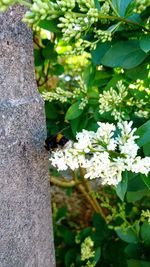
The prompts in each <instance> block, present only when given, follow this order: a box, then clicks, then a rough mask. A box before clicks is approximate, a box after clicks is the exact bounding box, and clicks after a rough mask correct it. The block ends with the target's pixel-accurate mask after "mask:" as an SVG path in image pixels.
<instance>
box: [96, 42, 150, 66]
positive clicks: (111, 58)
mask: <svg viewBox="0 0 150 267" xmlns="http://www.w3.org/2000/svg"><path fill="white" fill-rule="evenodd" d="M145 58H146V54H145V53H144V52H143V51H142V50H141V49H140V47H139V42H138V41H136V40H130V41H119V42H117V43H115V44H114V45H112V47H111V48H110V49H109V50H108V51H107V52H106V54H105V55H104V57H103V58H102V59H101V64H103V65H104V66H108V67H113V68H114V67H122V68H125V69H131V68H133V67H136V66H138V65H139V64H140V63H142V61H143V60H144V59H145Z"/></svg>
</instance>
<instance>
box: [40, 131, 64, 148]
mask: <svg viewBox="0 0 150 267" xmlns="http://www.w3.org/2000/svg"><path fill="white" fill-rule="evenodd" d="M68 141H69V140H68V139H67V138H66V137H65V136H64V135H63V134H62V133H58V134H56V135H50V136H48V137H47V138H46V140H45V148H46V149H47V150H48V151H52V150H54V149H56V148H59V147H64V146H65V145H66V143H67V142H68Z"/></svg>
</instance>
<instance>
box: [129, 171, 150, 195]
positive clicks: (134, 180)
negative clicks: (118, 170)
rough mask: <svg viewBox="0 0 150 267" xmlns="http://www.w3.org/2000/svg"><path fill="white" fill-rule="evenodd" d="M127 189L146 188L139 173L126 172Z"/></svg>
mask: <svg viewBox="0 0 150 267" xmlns="http://www.w3.org/2000/svg"><path fill="white" fill-rule="evenodd" d="M128 178H129V181H128V189H127V190H128V191H131V192H137V191H140V190H143V189H146V186H145V183H144V182H143V179H142V177H141V174H140V173H139V174H138V173H133V172H128Z"/></svg>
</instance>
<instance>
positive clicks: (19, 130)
mask: <svg viewBox="0 0 150 267" xmlns="http://www.w3.org/2000/svg"><path fill="white" fill-rule="evenodd" d="M23 13H24V8H23V7H20V6H17V7H13V8H10V10H9V11H8V12H6V13H5V14H0V137H1V142H0V144H1V145H0V158H1V159H0V267H54V266H55V258H54V247H53V234H52V222H51V208H50V197H49V183H48V156H47V153H46V152H45V149H44V145H43V144H44V139H45V136H46V126H45V117H44V108H43V101H42V99H41V97H40V95H39V93H38V92H37V87H36V82H35V76H34V62H33V43H32V33H31V31H30V30H29V29H28V28H27V26H26V25H25V24H24V23H22V21H21V20H22V16H23Z"/></svg>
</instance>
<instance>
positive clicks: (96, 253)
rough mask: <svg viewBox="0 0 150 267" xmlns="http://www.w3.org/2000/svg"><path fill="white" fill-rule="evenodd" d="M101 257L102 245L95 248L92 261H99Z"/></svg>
mask: <svg viewBox="0 0 150 267" xmlns="http://www.w3.org/2000/svg"><path fill="white" fill-rule="evenodd" d="M100 257H101V247H97V248H96V249H95V256H94V258H93V259H92V262H93V263H94V262H96V263H97V262H98V261H99V259H100Z"/></svg>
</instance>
